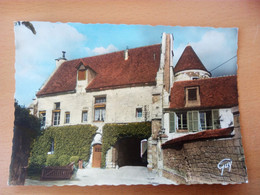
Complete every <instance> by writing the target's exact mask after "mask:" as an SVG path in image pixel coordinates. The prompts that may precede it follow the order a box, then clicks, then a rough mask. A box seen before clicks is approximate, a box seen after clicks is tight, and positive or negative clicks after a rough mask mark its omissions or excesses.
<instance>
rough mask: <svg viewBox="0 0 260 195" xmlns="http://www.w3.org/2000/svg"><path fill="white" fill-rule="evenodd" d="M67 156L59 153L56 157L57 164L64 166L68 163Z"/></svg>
mask: <svg viewBox="0 0 260 195" xmlns="http://www.w3.org/2000/svg"><path fill="white" fill-rule="evenodd" d="M69 158H70V157H69V156H68V155H66V154H63V155H61V156H60V157H59V158H58V164H59V166H66V165H68V164H69V163H70V162H69Z"/></svg>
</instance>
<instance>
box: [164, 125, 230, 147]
mask: <svg viewBox="0 0 260 195" xmlns="http://www.w3.org/2000/svg"><path fill="white" fill-rule="evenodd" d="M233 130H234V127H228V128H224V129H214V130H206V131H201V132H198V133H194V134H188V135H184V136H181V137H177V138H174V139H171V140H169V141H167V142H165V143H164V144H162V148H163V149H166V148H174V147H175V146H180V145H182V144H184V143H188V142H194V141H201V140H208V139H216V138H227V137H233V136H234V135H232V132H233Z"/></svg>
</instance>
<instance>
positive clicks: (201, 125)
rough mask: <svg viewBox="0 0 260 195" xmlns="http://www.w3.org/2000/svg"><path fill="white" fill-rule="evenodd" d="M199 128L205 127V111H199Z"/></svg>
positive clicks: (203, 128)
mask: <svg viewBox="0 0 260 195" xmlns="http://www.w3.org/2000/svg"><path fill="white" fill-rule="evenodd" d="M199 114H200V128H199V129H200V130H205V129H207V118H206V112H200V113H199Z"/></svg>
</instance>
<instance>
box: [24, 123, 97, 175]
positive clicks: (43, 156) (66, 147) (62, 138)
mask: <svg viewBox="0 0 260 195" xmlns="http://www.w3.org/2000/svg"><path fill="white" fill-rule="evenodd" d="M96 130H97V127H95V126H92V125H72V126H62V127H49V128H47V129H46V130H44V132H43V134H42V135H41V136H40V137H39V138H38V139H37V140H36V141H35V142H34V144H33V148H32V151H31V155H30V160H29V171H28V175H35V174H36V175H37V174H39V172H40V170H41V168H42V167H43V166H44V165H46V161H47V155H48V154H47V153H48V152H49V151H50V148H51V145H52V141H54V155H55V158H56V159H59V158H60V157H61V156H64V155H66V156H68V157H72V156H78V157H79V158H80V159H82V160H85V161H88V159H89V156H90V147H91V142H92V140H93V137H94V135H95V133H96ZM57 165H59V162H57ZM61 166H62V165H61ZM37 172H38V173H37Z"/></svg>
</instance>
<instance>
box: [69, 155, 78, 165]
mask: <svg viewBox="0 0 260 195" xmlns="http://www.w3.org/2000/svg"><path fill="white" fill-rule="evenodd" d="M70 162H74V163H75V164H77V163H78V162H79V156H72V157H70Z"/></svg>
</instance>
